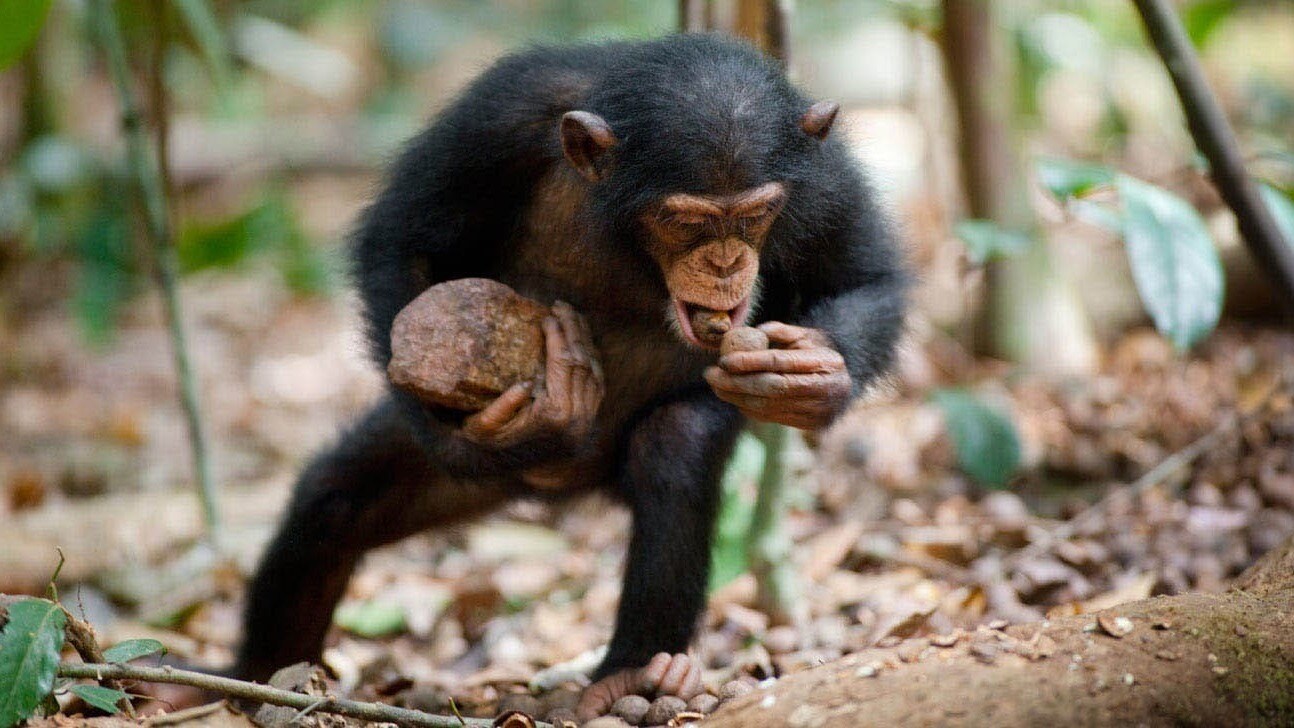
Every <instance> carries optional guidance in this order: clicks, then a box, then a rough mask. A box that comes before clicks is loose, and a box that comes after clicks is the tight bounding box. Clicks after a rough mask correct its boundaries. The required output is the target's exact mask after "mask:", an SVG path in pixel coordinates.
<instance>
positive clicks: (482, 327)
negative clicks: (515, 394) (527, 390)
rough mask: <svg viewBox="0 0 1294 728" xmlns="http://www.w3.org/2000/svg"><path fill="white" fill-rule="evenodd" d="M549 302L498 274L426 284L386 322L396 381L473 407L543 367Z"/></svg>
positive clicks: (423, 394) (446, 402) (431, 397)
mask: <svg viewBox="0 0 1294 728" xmlns="http://www.w3.org/2000/svg"><path fill="white" fill-rule="evenodd" d="M548 315H549V309H548V308H547V307H546V306H543V305H541V304H539V303H536V302H534V301H532V300H530V299H528V298H524V297H522V296H520V295H518V294H517V293H516V292H514V291H513V290H512V289H511V288H509V287H507V286H505V285H504V284H502V283H499V282H498V281H492V280H488V279H485V278H462V279H459V280H456V281H449V282H447V283H441V284H439V285H435V286H432V287H431V288H428V289H427V290H426V291H423V292H422V295H420V296H418V297H417V298H415V299H414V300H413V302H412V303H410V304H409V305H408V306H405V307H404V310H402V311H401V312H400V313H399V315H397V316H396V317H395V324H394V325H393V326H392V328H391V363H390V364H389V365H388V366H387V374H388V375H389V376H390V377H391V382H392V383H393V384H395V386H397V387H399V388H401V389H403V390H405V391H407V392H410V393H412V394H414V395H415V396H417V397H418V398H419V399H421V400H422V401H424V402H427V403H428V404H432V405H437V406H441V407H448V408H450V409H457V410H466V411H469V412H474V411H477V410H480V409H484V408H485V406H486V405H488V404H489V403H490V402H491V401H493V400H494V399H495V398H496V397H498V396H499V395H500V394H502V393H503V392H504V391H506V390H507V389H508V388H509V387H511V386H512V385H514V384H517V383H519V382H526V381H531V380H534V379H535V378H536V377H538V376H539V375H540V373H541V372H542V371H543V366H544V333H543V328H542V322H543V320H544V318H545V317H547V316H548Z"/></svg>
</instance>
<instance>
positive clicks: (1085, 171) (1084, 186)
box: [1034, 157, 1115, 200]
mask: <svg viewBox="0 0 1294 728" xmlns="http://www.w3.org/2000/svg"><path fill="white" fill-rule="evenodd" d="M1034 169H1035V170H1037V173H1038V181H1039V182H1041V183H1042V186H1043V187H1046V188H1047V191H1048V192H1050V193H1051V194H1053V195H1055V196H1056V197H1058V198H1060V199H1061V200H1065V199H1068V198H1070V197H1082V196H1083V195H1085V194H1087V193H1088V192H1091V191H1092V190H1094V189H1096V188H1098V187H1106V186H1108V185H1111V184H1114V178H1115V172H1114V170H1112V169H1110V168H1109V167H1106V166H1104V165H1100V164H1091V163H1089V162H1075V161H1072V160H1069V159H1056V158H1053V157H1042V158H1040V159H1038V160H1037V161H1036V162H1034Z"/></svg>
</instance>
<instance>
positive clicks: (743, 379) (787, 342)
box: [705, 321, 853, 430]
mask: <svg viewBox="0 0 1294 728" xmlns="http://www.w3.org/2000/svg"><path fill="white" fill-rule="evenodd" d="M759 329H760V331H763V332H764V333H765V334H767V335H768V339H769V342H770V343H771V344H772V345H773V346H774V347H775V348H771V349H762V350H759V351H737V352H732V353H730V354H725V355H724V356H722V357H720V358H719V365H718V366H713V367H709V368H707V369H706V370H705V380H706V381H707V382H709V383H710V388H711V389H713V390H714V393H715V394H716V395H718V396H719V399H722V400H723V401H725V402H730V403H732V404H734V405H736V406H737V408H738V409H740V410H741V411H742V413H743V414H745V415H746V416H747V417H749V418H751V419H754V420H760V421H762V422H776V423H779V424H783V425H789V426H791V427H798V428H800V429H802V430H817V429H821V428H823V427H826V426H827V425H829V424H831V421H832V420H834V419H835V418H836V415H838V414H840V412H841V411H842V410H843V409H844V408H845V406H846V405H847V404H849V398H850V394H851V393H852V391H853V383H852V381H851V380H850V378H849V371H848V370H847V369H846V368H845V358H844V357H842V356H841V355H840V352H838V351H836V349H835V348H834V347H833V346H832V345H831V340H830V339H829V338H828V337H827V335H826V334H825V333H824V332H822V331H820V330H818V329H809V328H804V327H802V326H791V325H789V324H783V323H778V322H775V321H772V322H769V323H765V324H761V325H760V326H759Z"/></svg>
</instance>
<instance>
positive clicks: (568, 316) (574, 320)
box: [553, 301, 591, 369]
mask: <svg viewBox="0 0 1294 728" xmlns="http://www.w3.org/2000/svg"><path fill="white" fill-rule="evenodd" d="M553 313H555V314H556V315H557V322H558V323H560V324H561V325H562V336H563V337H564V338H565V339H566V350H567V351H568V352H569V353H570V357H571V366H573V367H582V368H586V369H587V368H591V364H590V356H589V347H588V346H587V345H586V344H585V343H584V332H583V330H582V329H581V328H580V322H579V316H580V315H579V314H578V313H576V312H575V309H573V308H571V305H570V304H569V303H567V302H565V301H558V302H557V303H555V304H553Z"/></svg>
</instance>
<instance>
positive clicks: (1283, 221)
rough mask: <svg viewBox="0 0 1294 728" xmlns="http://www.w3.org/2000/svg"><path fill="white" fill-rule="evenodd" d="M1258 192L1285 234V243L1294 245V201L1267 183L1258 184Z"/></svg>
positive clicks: (1277, 225)
mask: <svg viewBox="0 0 1294 728" xmlns="http://www.w3.org/2000/svg"><path fill="white" fill-rule="evenodd" d="M1258 192H1259V193H1260V194H1261V195H1262V197H1263V202H1265V203H1266V204H1267V207H1268V208H1269V209H1270V210H1271V211H1272V217H1274V218H1276V227H1278V228H1280V230H1281V232H1282V233H1284V234H1285V242H1286V243H1287V244H1289V245H1294V200H1290V198H1288V197H1286V196H1285V194H1284V193H1282V192H1281V191H1280V190H1278V189H1276V188H1275V187H1272V186H1271V185H1269V184H1267V183H1266V182H1259V183H1258Z"/></svg>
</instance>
